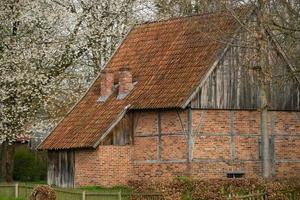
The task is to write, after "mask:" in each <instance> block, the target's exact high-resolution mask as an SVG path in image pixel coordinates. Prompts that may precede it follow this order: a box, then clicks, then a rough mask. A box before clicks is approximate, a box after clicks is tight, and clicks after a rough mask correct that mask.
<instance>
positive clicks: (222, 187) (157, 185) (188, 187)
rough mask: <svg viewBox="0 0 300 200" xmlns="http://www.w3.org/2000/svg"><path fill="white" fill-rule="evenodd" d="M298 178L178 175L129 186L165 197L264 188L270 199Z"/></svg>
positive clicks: (281, 197) (297, 187) (280, 198)
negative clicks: (225, 177) (268, 178)
mask: <svg viewBox="0 0 300 200" xmlns="http://www.w3.org/2000/svg"><path fill="white" fill-rule="evenodd" d="M298 180H299V178H298V179H297V178H295V179H272V180H268V181H266V180H263V179H256V178H252V179H251V178H250V179H249V178H248V179H245V178H241V179H203V180H202V179H190V178H184V177H181V178H175V179H172V180H170V179H167V180H165V181H159V182H145V181H131V182H130V186H131V187H132V188H134V190H135V192H138V193H148V192H156V193H157V192H158V193H161V194H162V195H163V196H164V197H165V199H167V200H169V199H170V200H171V199H172V200H179V199H193V200H206V199H215V200H221V199H224V197H227V196H228V194H239V195H246V194H249V193H253V192H254V193H262V192H266V193H267V194H268V199H270V200H286V199H288V197H287V196H288V195H287V194H286V193H287V192H289V191H298V192H299V191H300V183H299V181H298ZM186 194H188V195H186Z"/></svg>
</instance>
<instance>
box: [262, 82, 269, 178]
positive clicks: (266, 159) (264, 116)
mask: <svg viewBox="0 0 300 200" xmlns="http://www.w3.org/2000/svg"><path fill="white" fill-rule="evenodd" d="M260 101H261V136H262V145H263V146H262V147H263V148H262V151H263V152H262V154H263V177H264V178H266V179H268V178H270V177H271V168H270V166H271V159H270V145H269V144H270V143H269V141H270V140H269V132H268V125H267V124H268V122H267V121H268V107H267V106H268V98H267V88H266V85H261V89H260Z"/></svg>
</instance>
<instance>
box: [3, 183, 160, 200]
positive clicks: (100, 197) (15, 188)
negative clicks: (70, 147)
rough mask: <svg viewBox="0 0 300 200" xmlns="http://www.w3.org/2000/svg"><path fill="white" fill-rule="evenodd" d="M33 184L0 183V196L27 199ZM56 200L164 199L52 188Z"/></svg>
mask: <svg viewBox="0 0 300 200" xmlns="http://www.w3.org/2000/svg"><path fill="white" fill-rule="evenodd" d="M33 188H34V186H28V185H19V184H15V185H0V196H6V197H16V198H18V197H19V198H24V199H28V197H29V196H30V194H31V192H32V190H33ZM54 190H55V193H56V197H57V200H141V199H143V200H164V198H163V196H162V195H161V194H156V193H153V194H148V193H147V194H135V193H132V194H129V193H121V192H115V193H106V192H101V193H100V192H87V191H70V190H64V189H58V188H54Z"/></svg>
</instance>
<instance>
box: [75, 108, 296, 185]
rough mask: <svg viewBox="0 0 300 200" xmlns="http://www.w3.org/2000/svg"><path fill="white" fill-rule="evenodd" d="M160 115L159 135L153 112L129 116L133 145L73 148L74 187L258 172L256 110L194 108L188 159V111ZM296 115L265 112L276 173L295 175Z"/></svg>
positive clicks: (254, 175)
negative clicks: (133, 121) (137, 180)
mask: <svg viewBox="0 0 300 200" xmlns="http://www.w3.org/2000/svg"><path fill="white" fill-rule="evenodd" d="M160 116H161V118H160V119H161V126H160V127H161V129H160V130H161V133H159V128H158V127H159V126H158V124H157V123H158V122H159V120H158V113H157V112H154V111H145V112H139V113H135V114H134V119H135V132H134V134H135V138H134V145H132V146H123V147H119V146H100V147H99V150H98V151H94V152H93V151H86V152H84V151H81V152H77V153H76V185H87V184H90V185H105V186H112V185H120V184H126V183H127V181H129V180H132V179H139V180H143V179H145V180H149V179H151V180H160V179H166V178H172V177H175V176H185V175H190V176H194V177H198V178H220V177H226V173H227V172H232V171H243V172H245V176H246V177H257V176H260V175H261V160H260V157H259V154H260V152H259V144H260V143H259V141H260V113H259V112H258V111H220V110H193V111H192V130H193V133H192V161H191V162H190V163H188V159H187V156H188V142H187V141H188V136H187V130H188V122H187V116H188V115H187V111H184V112H180V113H179V115H178V113H177V112H176V111H160ZM299 116H300V115H299V113H295V112H275V111H274V112H269V122H268V128H269V131H270V137H271V136H272V135H273V139H274V140H275V143H274V144H275V145H274V155H275V161H274V164H273V170H274V171H275V174H276V177H286V176H296V175H298V174H299V173H300V148H297V147H298V146H299V145H300V137H299V135H300V118H299ZM182 125H183V126H182ZM182 127H184V129H183V128H182ZM91 166H93V167H91Z"/></svg>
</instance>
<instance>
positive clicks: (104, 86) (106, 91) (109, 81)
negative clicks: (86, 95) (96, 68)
mask: <svg viewBox="0 0 300 200" xmlns="http://www.w3.org/2000/svg"><path fill="white" fill-rule="evenodd" d="M100 79H101V83H100V88H101V89H100V96H101V97H102V98H107V97H108V96H109V95H111V93H112V90H113V85H114V74H113V73H112V72H110V71H108V70H106V71H103V72H102V73H101V77H100Z"/></svg>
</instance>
